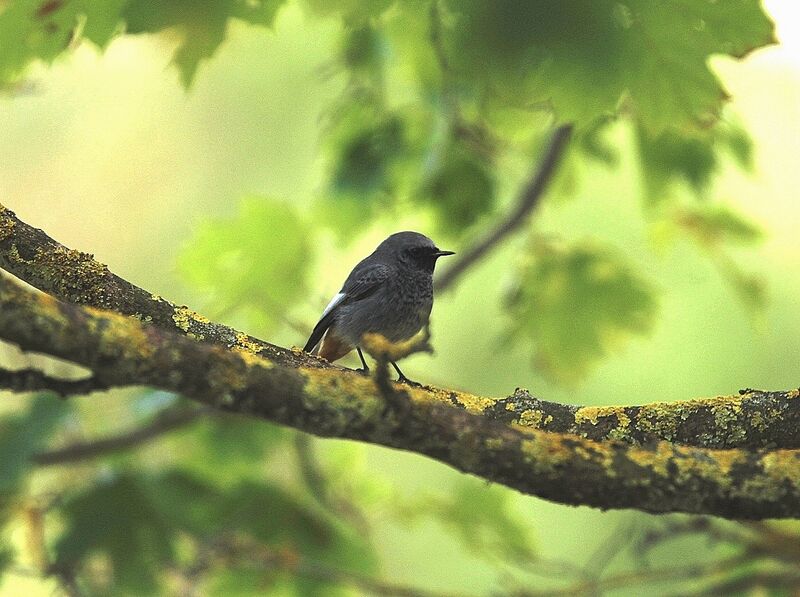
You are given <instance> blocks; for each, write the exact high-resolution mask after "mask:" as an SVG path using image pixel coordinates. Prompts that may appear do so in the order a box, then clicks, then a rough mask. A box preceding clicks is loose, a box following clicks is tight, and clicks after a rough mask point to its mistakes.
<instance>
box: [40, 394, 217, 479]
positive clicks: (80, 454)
mask: <svg viewBox="0 0 800 597" xmlns="http://www.w3.org/2000/svg"><path fill="white" fill-rule="evenodd" d="M213 412H215V411H214V410H212V409H210V408H186V407H184V406H181V407H177V408H175V407H171V408H167V409H164V410H163V411H161V412H160V413H159V414H158V415H156V417H155V418H154V419H153V421H151V422H150V423H148V424H147V425H144V426H142V427H136V428H134V429H131V430H129V431H124V432H122V433H119V434H116V435H112V436H109V437H104V438H100V439H95V440H91V441H85V442H76V443H73V444H69V445H67V446H64V447H63V448H57V449H55V450H50V451H47V452H40V453H39V454H36V455H34V456H33V458H32V460H33V462H34V463H36V464H37V465H39V466H53V465H56V464H68V463H72V462H79V461H84V460H88V459H90V458H98V457H100V456H107V455H108V454H113V453H115V452H121V451H122V450H127V449H129V448H133V447H136V446H140V445H142V444H144V443H147V442H149V441H151V440H153V439H155V438H157V437H159V436H161V435H164V434H165V433H169V432H170V431H173V430H175V429H179V428H181V427H185V426H186V425H189V424H191V423H194V422H195V421H197V420H199V419H200V418H201V417H202V416H204V415H207V414H210V413H213Z"/></svg>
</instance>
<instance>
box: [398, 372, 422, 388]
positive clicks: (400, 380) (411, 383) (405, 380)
mask: <svg viewBox="0 0 800 597" xmlns="http://www.w3.org/2000/svg"><path fill="white" fill-rule="evenodd" d="M397 383H404V384H406V385H407V386H411V387H412V388H421V387H422V384H421V383H419V382H418V381H414V380H413V379H408V378H407V377H406V376H405V375H401V376H400V377H398V378H397Z"/></svg>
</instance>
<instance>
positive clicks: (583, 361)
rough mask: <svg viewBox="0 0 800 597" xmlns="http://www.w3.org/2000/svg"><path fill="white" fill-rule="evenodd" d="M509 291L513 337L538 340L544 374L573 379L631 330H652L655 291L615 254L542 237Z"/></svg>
mask: <svg viewBox="0 0 800 597" xmlns="http://www.w3.org/2000/svg"><path fill="white" fill-rule="evenodd" d="M521 269H522V271H521V274H520V277H519V284H518V286H517V287H516V288H515V289H514V290H512V291H511V292H510V293H509V294H508V295H507V297H506V305H507V307H508V315H509V323H508V325H509V332H510V334H511V335H512V337H519V336H522V337H528V336H530V337H533V338H535V339H536V356H535V360H536V363H537V365H538V367H539V368H540V369H541V371H542V373H543V374H545V375H547V376H548V377H551V378H553V379H554V380H556V381H559V382H561V383H567V384H574V383H575V382H576V381H578V380H580V379H581V378H583V377H584V376H585V374H586V370H587V368H588V367H590V366H591V365H593V364H595V363H596V362H597V361H598V360H599V359H601V358H603V357H604V356H606V355H607V354H608V353H609V352H610V351H611V350H612V349H613V348H615V347H616V346H617V345H619V344H620V343H621V342H622V341H623V340H624V339H625V338H626V337H627V336H629V335H631V334H643V333H645V332H647V331H649V330H650V328H651V327H652V326H653V324H654V321H655V316H656V314H657V302H656V297H655V293H654V291H653V289H652V287H651V285H650V284H649V283H647V282H646V281H645V280H644V279H642V278H641V277H640V276H639V274H637V273H636V272H635V270H633V269H632V268H631V266H630V265H628V264H627V263H626V262H625V260H623V259H622V258H621V257H619V256H618V255H616V254H614V253H612V252H610V251H608V250H604V249H602V248H600V247H596V246H592V245H577V246H561V245H558V244H555V243H552V242H547V241H540V242H538V243H536V244H535V246H534V248H533V250H532V254H531V255H530V256H528V257H527V258H526V260H525V262H523V263H522V265H521Z"/></svg>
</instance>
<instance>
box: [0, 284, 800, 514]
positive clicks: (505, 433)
mask: <svg viewBox="0 0 800 597" xmlns="http://www.w3.org/2000/svg"><path fill="white" fill-rule="evenodd" d="M0 338H3V339H5V340H7V341H10V342H13V343H16V344H18V345H19V346H20V347H21V348H22V349H23V350H28V351H36V352H42V353H45V354H49V355H51V356H55V357H59V358H62V359H67V360H70V361H72V362H74V363H77V364H79V365H82V366H84V367H87V368H89V369H91V370H93V371H94V373H95V376H96V378H97V379H98V380H100V382H102V383H107V384H109V385H131V384H144V385H149V386H153V387H157V388H160V389H164V390H168V391H173V392H178V393H181V394H183V395H185V396H186V397H187V398H190V399H193V400H196V401H198V402H202V403H204V404H209V405H212V406H214V407H216V408H220V409H223V410H226V411H232V412H237V413H241V414H245V415H249V416H253V417H260V418H264V419H268V420H271V421H274V422H277V423H281V424H284V425H289V426H292V427H295V428H297V429H302V430H304V431H307V432H310V433H315V434H317V435H321V436H329V437H342V438H350V439H355V440H361V441H366V442H370V443H375V444H379V445H384V446H388V447H393V448H400V449H404V450H409V451H413V452H417V453H420V454H425V455H427V456H430V457H432V458H435V459H437V460H440V461H442V462H445V463H447V464H449V465H451V466H453V467H455V468H456V469H458V470H461V471H464V472H467V473H471V474H475V475H478V476H480V477H483V478H485V479H487V480H489V481H493V482H497V483H502V484H504V485H507V486H509V487H513V488H515V489H518V490H520V491H523V492H525V493H529V494H532V495H537V496H540V497H543V498H546V499H550V500H554V501H559V502H562V503H566V504H576V505H577V504H583V505H590V506H596V507H601V508H638V509H641V510H645V511H648V512H669V511H682V512H691V513H704V514H716V515H719V516H729V517H736V518H766V517H770V518H772V517H796V516H800V451H795V450H773V451H762V452H751V451H747V450H708V449H700V448H690V447H683V446H675V445H672V444H670V443H668V442H665V441H660V442H655V443H653V444H650V445H647V446H644V447H637V446H632V445H630V444H626V443H623V442H619V441H613V440H609V441H604V442H596V441H592V440H588V439H584V438H581V437H579V436H577V435H574V434H565V433H553V432H545V431H540V430H535V429H530V428H524V427H521V426H509V425H506V424H504V423H501V422H498V421H493V420H491V419H489V418H488V417H484V416H480V415H477V414H471V413H469V412H466V411H465V410H461V409H455V408H452V407H449V406H446V405H445V404H443V403H442V402H441V401H437V400H433V399H431V394H432V392H431V391H430V390H427V389H424V388H410V387H405V386H402V385H398V386H396V393H397V394H398V395H401V396H403V397H404V398H405V399H406V403H405V406H404V408H402V409H398V408H396V407H395V405H394V403H393V402H392V401H387V400H386V399H385V398H384V397H383V396H382V395H381V393H380V391H379V390H378V388H377V387H376V384H375V382H374V381H373V380H372V379H369V378H365V377H363V376H361V375H359V374H357V373H354V372H349V371H341V370H336V369H330V368H319V367H298V368H293V367H288V366H286V365H283V364H280V363H277V362H275V361H272V360H269V359H267V358H259V357H254V356H253V355H251V354H249V353H244V352H241V351H235V350H228V349H226V348H223V347H221V346H215V345H211V344H207V343H202V342H198V341H196V340H194V339H192V338H188V337H186V336H181V335H178V334H176V333H174V332H168V331H166V330H161V329H159V328H157V327H155V326H153V325H149V324H147V323H143V322H141V321H138V320H137V319H135V318H131V317H125V316H122V315H120V314H117V313H113V312H109V311H102V310H97V309H93V308H89V307H82V306H78V305H70V304H65V303H62V302H59V301H57V300H55V299H53V298H51V297H49V296H47V295H42V294H38V293H35V292H33V291H31V290H27V289H25V288H23V287H22V286H20V285H19V284H17V283H16V282H14V281H12V280H10V279H8V278H2V279H0Z"/></svg>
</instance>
